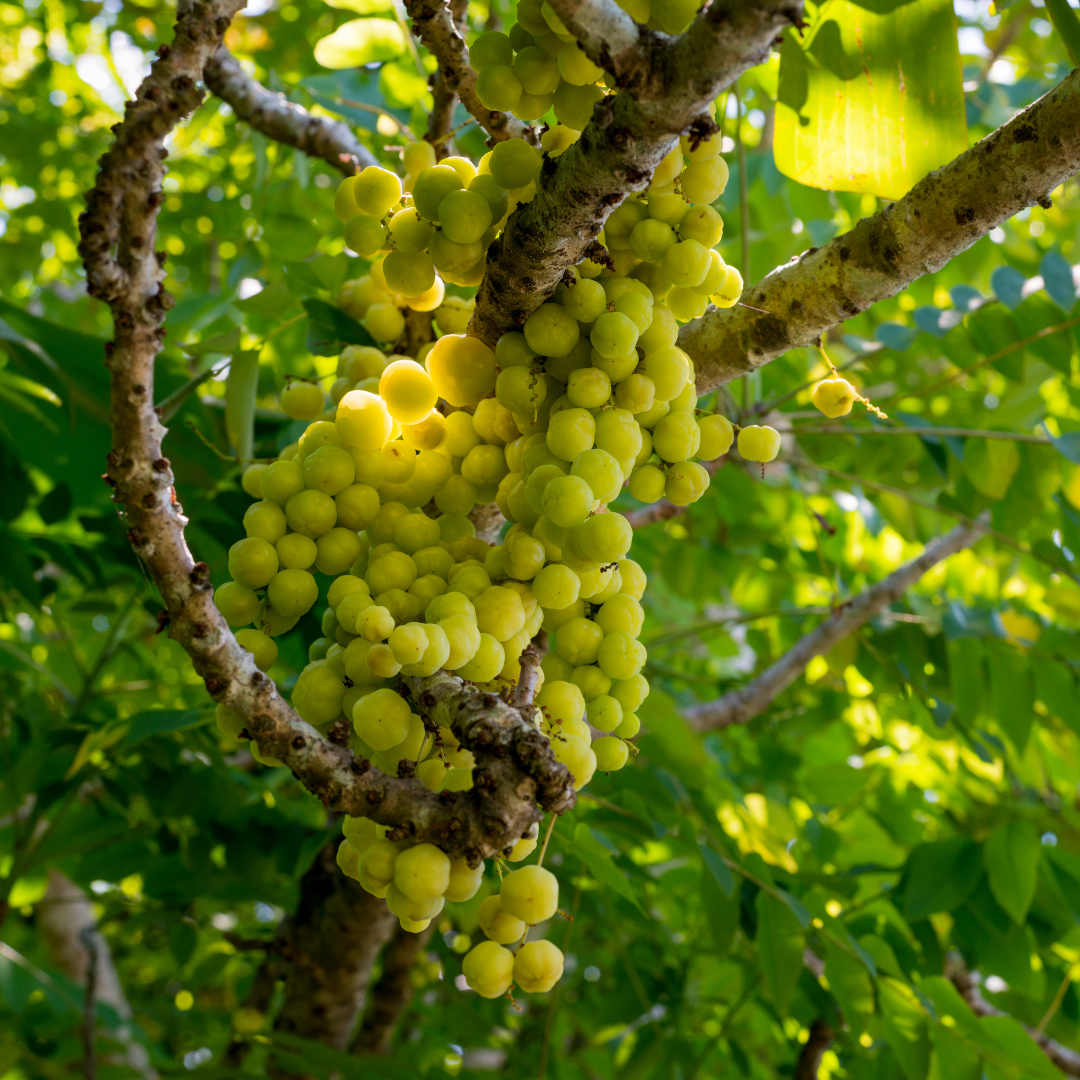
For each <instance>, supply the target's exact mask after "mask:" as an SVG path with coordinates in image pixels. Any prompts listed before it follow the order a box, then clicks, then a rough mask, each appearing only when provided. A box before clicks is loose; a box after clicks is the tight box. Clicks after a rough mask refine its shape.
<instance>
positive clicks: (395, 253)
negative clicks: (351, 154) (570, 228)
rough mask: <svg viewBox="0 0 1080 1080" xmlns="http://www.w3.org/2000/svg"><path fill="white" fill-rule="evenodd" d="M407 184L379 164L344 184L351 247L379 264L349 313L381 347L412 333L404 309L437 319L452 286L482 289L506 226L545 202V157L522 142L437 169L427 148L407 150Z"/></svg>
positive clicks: (345, 302) (352, 297)
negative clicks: (536, 199) (529, 206)
mask: <svg viewBox="0 0 1080 1080" xmlns="http://www.w3.org/2000/svg"><path fill="white" fill-rule="evenodd" d="M403 160H404V165H405V168H406V170H407V171H408V175H406V177H405V180H404V182H402V180H401V179H400V178H399V177H398V176H397V174H396V173H393V172H391V171H390V170H389V169H383V168H379V167H378V166H375V165H372V166H369V167H368V168H366V169H364V170H363V171H362V172H360V173H358V174H357V175H356V176H350V177H347V178H346V179H345V180H343V181H342V182H341V184H340V185H339V187H338V189H337V194H336V195H335V198H334V210H335V212H336V213H337V216H338V217H339V218H340V219H341V220H342V221H343V222H344V223H345V243H346V245H347V246H348V247H349V248H350V249H351V250H352V251H355V252H356V253H357V254H358V255H360V256H363V257H364V258H375V257H376V256H378V258H375V263H374V264H373V266H372V268H371V270H370V272H369V274H368V275H367V278H368V279H369V280H365V281H349V282H347V283H346V284H345V286H343V288H342V290H341V292H340V294H339V303H340V304H341V306H342V308H343V309H344V310H345V311H347V312H348V313H350V314H352V315H353V316H354V317H356V318H358V319H360V320H361V321H362V323H363V325H364V327H365V329H366V330H367V331H368V333H369V334H371V336H372V337H373V338H374V339H375V340H376V341H380V342H387V343H389V342H394V341H396V340H397V339H398V338H399V337H400V336H401V333H402V331H403V330H404V326H405V323H404V317H403V316H402V314H401V311H400V310H399V309H400V308H402V307H407V308H411V309H412V310H414V311H434V310H435V309H436V308H439V307H440V306H441V305H442V304H443V302H444V299H445V293H446V287H445V282H450V283H452V284H455V285H462V286H474V285H479V284H480V281H481V279H482V278H483V276H484V271H485V269H486V266H487V249H488V247H489V246H490V244H491V241H492V240H494V239H495V237H496V236H497V235H498V234H499V232H500V231H501V230H502V228H503V226H504V225H505V223H506V219H507V217H508V216H509V215H510V214H511V213H513V212H514V210H516V209H517V207H518V206H520V205H521V204H522V203H524V202H528V201H529V200H530V199H531V198H532V197H533V195H535V193H536V184H535V178H536V174H537V172H538V170H539V168H540V165H541V161H542V159H541V155H540V152H539V151H537V150H535V149H534V148H533V147H531V146H530V145H529V144H528V143H527V142H525V141H524V140H522V139H511V140H509V141H506V142H501V143H498V144H497V145H496V147H495V149H494V150H492V151H490V152H489V153H487V154H485V155H484V156H483V157H482V158H481V159H480V162H479V164H477V165H474V164H473V163H472V162H471V161H470V160H469V159H468V158H464V157H448V158H444V159H443V161H442V162H438V163H437V162H436V156H435V150H434V148H433V147H432V145H431V144H430V143H428V142H425V141H423V140H420V141H417V142H413V143H410V144H409V145H408V146H406V147H405V149H404V151H403Z"/></svg>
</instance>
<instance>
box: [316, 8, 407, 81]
mask: <svg viewBox="0 0 1080 1080" xmlns="http://www.w3.org/2000/svg"><path fill="white" fill-rule="evenodd" d="M405 47H406V46H405V35H404V34H403V33H402V30H401V27H400V26H399V25H398V24H397V23H396V22H394V21H393V20H392V19H353V20H352V21H351V22H347V23H343V24H342V25H341V26H339V27H338V28H337V29H336V30H335V31H334V32H333V33H332V34H331V35H330V36H329V37H324V38H323V39H322V40H321V41H319V42H317V43H316V45H315V59H316V60H318V62H319V63H320V64H322V66H323V67H326V68H332V69H334V70H338V69H340V68H349V67H359V66H360V65H361V64H370V63H371V62H372V61H374V60H393V59H394V58H395V57H398V56H401V55H402V54H403V53H404V52H405Z"/></svg>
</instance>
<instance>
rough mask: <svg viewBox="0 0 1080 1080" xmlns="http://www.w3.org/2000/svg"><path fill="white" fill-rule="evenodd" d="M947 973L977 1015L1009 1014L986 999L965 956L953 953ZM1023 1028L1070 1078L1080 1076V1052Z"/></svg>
mask: <svg viewBox="0 0 1080 1080" xmlns="http://www.w3.org/2000/svg"><path fill="white" fill-rule="evenodd" d="M945 974H946V976H947V977H948V978H949V979H950V980H951V981H952V983H953V985H954V986H955V987H956V989H957V990H959V991H960V996H961V997H962V998H963V999H964V1000H965V1001H966V1002H967V1003H968V1006H969V1007H970V1009H971V1011H972V1012H973V1013H974V1014H975V1015H976V1016H1008V1015H1009V1014H1008V1013H1006V1012H1002V1011H1001V1009H998V1008H995V1007H994V1006H993V1005H991V1004H990V1002H988V1001H987V1000H986V998H984V997H983V996H982V991H981V990H980V989H979V983H978V982H977V980H976V979H975V977H974V976H973V975H972V974H971V972H970V971H968V969H967V966H966V965H965V964H964V960H963V957H961V956H960V955H959V953H955V952H953V953H949V955H948V957H947V958H946V961H945ZM1023 1027H1024V1030H1025V1031H1026V1032H1027V1033H1028V1034H1029V1035H1030V1036H1031V1038H1032V1040H1033V1041H1034V1042H1035V1043H1037V1044H1038V1046H1039V1048H1040V1049H1041V1050H1042V1051H1043V1053H1044V1054H1046V1056H1047V1057H1048V1058H1049V1059H1050V1060H1051V1061H1052V1062H1053V1063H1054V1065H1056V1066H1057V1067H1058V1068H1059V1069H1060V1070H1061V1071H1062V1072H1063V1073H1064V1074H1065V1075H1066V1076H1080V1053H1077V1052H1076V1051H1075V1050H1071V1049H1069V1047H1067V1046H1062V1044H1061V1043H1059V1042H1058V1041H1057V1040H1056V1039H1051V1038H1050V1037H1049V1036H1048V1035H1046V1034H1044V1033H1043V1032H1041V1031H1039V1030H1038V1029H1036V1028H1031V1027H1028V1026H1027V1024H1024V1025H1023Z"/></svg>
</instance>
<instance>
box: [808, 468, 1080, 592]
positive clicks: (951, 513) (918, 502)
mask: <svg viewBox="0 0 1080 1080" xmlns="http://www.w3.org/2000/svg"><path fill="white" fill-rule="evenodd" d="M792 464H793V465H794V466H796V467H797V468H803V469H817V470H819V471H820V472H824V473H828V474H829V475H830V476H835V477H837V478H838V479H840V480H847V481H848V482H849V483H852V484H861V485H862V486H863V487H868V488H871V489H872V490H874V491H881V492H884V493H885V494H887V495H895V496H896V497H897V498H899V499H905V500H906V501H907V502H910V503H913V504H914V505H915V506H921V507H922V508H923V509H924V510H930V511H933V513H935V514H944V515H945V516H946V517H951V518H952V519H953V520H954V521H959V522H961V523H962V524H964V525H968V526H978V527H980V528H981V529H982V530H983V531H984V532H985V533H986V535H987V536H991V537H993V538H994V539H995V540H997V541H998V543H1000V544H1004V545H1005V546H1006V547H1011V548H1012V549H1013V550H1014V551H1018V552H1020V554H1021V555H1026V556H1028V557H1029V558H1032V559H1037V560H1038V561H1039V562H1041V563H1045V564H1046V565H1047V566H1050V567H1052V568H1053V569H1054V570H1055V571H1056V572H1057V573H1059V574H1064V575H1065V576H1066V577H1067V578H1070V579H1071V580H1072V581H1075V582H1076V583H1077V584H1078V585H1080V577H1077V576H1076V574H1074V573H1073V572H1072V571H1071V570H1070V569H1069V568H1068V567H1067V566H1062V565H1060V564H1059V563H1056V562H1053V561H1052V560H1050V559H1048V558H1047V557H1046V556H1045V555H1040V554H1039V553H1038V552H1037V551H1031V550H1030V549H1027V548H1025V547H1024V546H1023V545H1022V544H1021V543H1020V542H1019V541H1018V540H1014V539H1013V538H1012V537H1011V536H1006V535H1005V533H1003V532H998V530H997V529H992V528H990V526H988V525H979V523H978V522H976V521H975V519H974V518H970V517H968V516H967V514H961V513H960V511H959V510H953V509H952V508H951V507H948V506H941V505H939V504H938V503H932V502H930V500H929V499H923V498H920V497H919V496H918V495H912V493H911V492H910V491H905V490H904V489H903V488H898V487H893V486H892V484H879V483H878V482H877V481H876V480H868V479H867V478H866V477H864V476H863V477H860V476H853V475H852V474H851V473H848V472H844V471H843V470H842V469H832V468H830V467H829V466H828V465H816V464H814V463H813V462H810V461H793V462H792Z"/></svg>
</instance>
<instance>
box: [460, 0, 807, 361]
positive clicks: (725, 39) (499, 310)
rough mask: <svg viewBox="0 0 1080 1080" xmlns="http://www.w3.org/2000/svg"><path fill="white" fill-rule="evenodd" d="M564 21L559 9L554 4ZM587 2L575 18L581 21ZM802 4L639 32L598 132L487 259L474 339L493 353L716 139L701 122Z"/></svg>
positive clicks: (548, 175) (769, 4)
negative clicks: (676, 157) (686, 143)
mask: <svg viewBox="0 0 1080 1080" xmlns="http://www.w3.org/2000/svg"><path fill="white" fill-rule="evenodd" d="M553 6H554V7H555V10H556V12H557V13H558V14H560V17H562V14H563V12H564V11H569V8H564V7H563V5H562V2H561V0H558V2H557V3H556V4H555V5H553ZM595 6H597V5H595V3H590V4H588V5H586V4H582V5H581V6H580V7H578V8H577V9H575V12H574V14H572V15H568V17H569V18H570V19H571V21H572V22H575V23H576V22H577V21H578V20H580V19H583V18H584V15H583V13H582V12H583V9H585V8H589V9H592V8H593V7H595ZM801 15H802V4H801V2H800V0H762V2H760V3H747V2H746V0H715V2H714V3H713V4H712V5H710V6H709V7H708V8H707V9H706V11H705V12H704V13H703V14H702V15H700V16H698V18H697V19H695V20H694V23H693V25H692V26H691V27H690V28H689V29H688V30H687V31H686V32H685V33H684V34H682V35H680V36H679V37H677V38H674V39H672V38H669V37H668V36H667V35H665V34H658V33H656V32H655V31H651V30H648V29H639V30H638V42H637V45H635V46H631V47H629V48H627V49H624V50H623V53H624V54H625V55H624V56H623V61H624V62H623V67H622V68H621V73H620V74H619V76H618V84H619V88H620V92H619V93H617V94H615V95H614V96H612V97H608V98H605V99H604V100H602V101H599V102H597V105H596V108H595V110H594V112H593V119H592V122H591V123H590V124H589V125H588V127H586V129H585V130H584V131H583V132H582V134H581V138H580V139H579V140H578V141H577V142H576V143H574V144H573V145H572V146H571V147H570V148H569V149H568V150H566V151H565V152H564V153H563V154H562V155H560V157H559V158H558V160H557V161H552V160H551V159H550V158H548V159H545V162H544V166H543V169H542V170H541V175H540V179H539V181H538V190H537V193H536V196H535V198H534V199H533V200H532V201H531V202H530V203H528V204H527V205H526V206H523V207H522V208H521V209H520V210H518V211H517V212H516V213H514V214H512V215H511V217H510V220H509V221H508V222H507V225H506V228H505V230H504V231H503V233H502V235H501V236H500V237H499V238H498V239H496V240H495V241H494V242H493V243H492V245H491V247H490V248H489V249H488V261H487V273H486V275H485V277H484V280H483V281H482V282H481V284H480V290H479V292H478V293H477V297H476V308H475V310H474V312H473V317H472V322H471V323H470V326H469V333H470V334H472V335H473V336H475V337H478V338H480V339H481V340H483V341H485V342H486V343H487V344H488V345H491V346H494V345H495V342H496V341H497V340H498V339H499V337H500V336H501V335H502V334H504V333H505V332H507V331H508V330H514V329H516V328H517V327H519V326H520V325H521V324H522V323H523V322H524V321H525V320H526V319H527V318H528V317H529V315H531V314H532V312H533V311H535V310H536V308H538V307H539V306H540V304H542V303H543V302H544V300H545V299H546V298H547V297H548V296H550V294H551V292H552V291H553V290H554V288H555V286H556V285H557V284H558V283H559V281H560V280H561V279H562V275H563V272H564V271H565V270H566V269H567V268H568V267H570V266H573V265H574V264H575V263H578V262H580V261H581V260H582V258H583V257H584V255H585V250H586V248H588V246H589V245H590V244H591V243H593V241H594V240H595V238H596V235H597V233H599V231H600V229H601V228H602V227H603V225H604V222H605V221H606V220H607V218H608V215H609V214H610V213H611V212H612V211H613V210H614V209H615V208H616V207H617V206H619V204H620V203H622V201H623V200H624V199H625V198H626V196H627V194H629V193H630V192H634V191H642V190H643V189H644V188H645V187H646V186H647V185H648V183H649V181H650V179H651V177H652V174H653V172H654V171H655V169H656V167H657V165H659V164H660V161H661V160H662V159H663V158H664V156H665V155H666V154H667V153H668V152H669V151H670V150H671V149H672V147H673V146H674V145H675V143H676V141H677V139H678V136H679V135H681V134H683V133H684V132H686V131H688V130H690V129H691V125H692V124H696V127H695V130H699V131H700V132H701V133H702V134H703V135H707V134H709V133H710V132H712V131H713V130H715V125H714V124H713V122H712V119H711V117H710V116H706V115H703V114H704V113H705V110H706V109H708V108H709V107H710V106H711V104H712V101H713V99H714V98H715V97H716V95H717V94H719V93H720V92H721V91H722V90H724V89H725V88H726V87H727V86H729V85H730V84H731V83H732V82H734V81H735V79H737V78H738V77H739V75H741V74H742V73H743V72H744V71H746V70H747V69H748V68H750V67H752V66H753V65H755V64H757V63H760V62H761V61H762V60H764V59H765V58H766V57H767V56H768V52H769V46H770V45H771V44H772V42H773V41H774V40H775V38H776V36H777V35H778V34H779V33H780V32H781V31H782V30H783V29H784V28H785V27H787V26H790V25H792V24H796V25H797V24H799V23H800V21H801Z"/></svg>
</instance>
